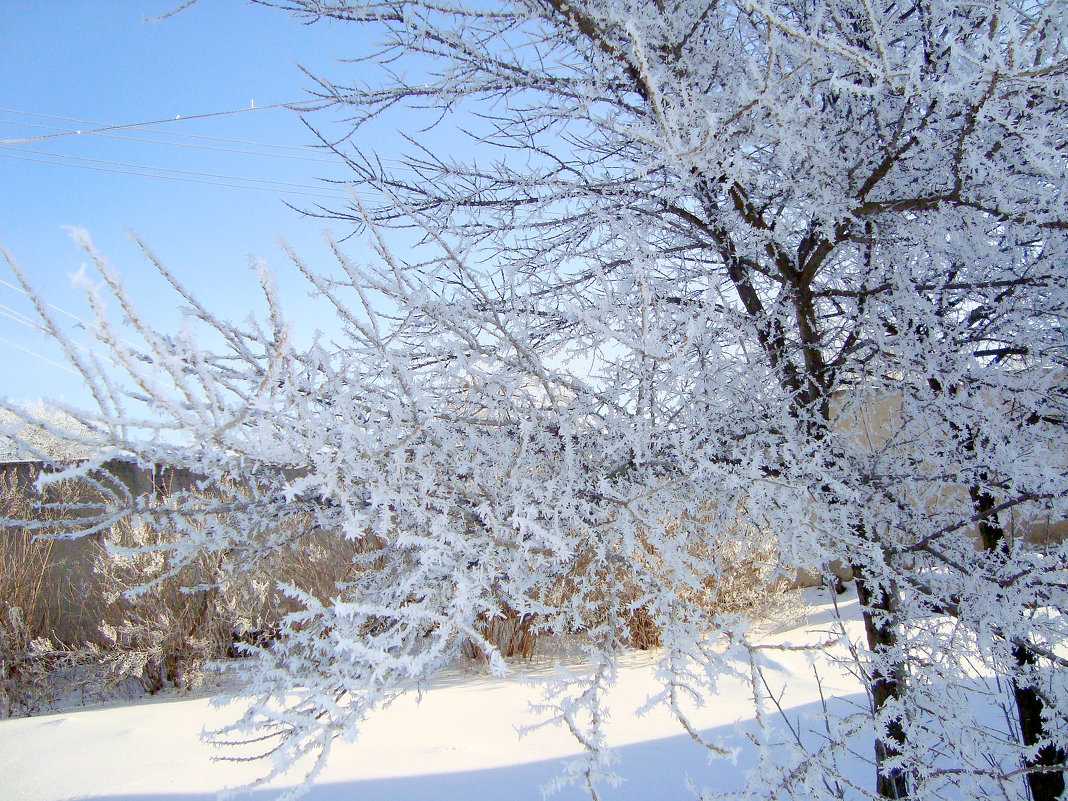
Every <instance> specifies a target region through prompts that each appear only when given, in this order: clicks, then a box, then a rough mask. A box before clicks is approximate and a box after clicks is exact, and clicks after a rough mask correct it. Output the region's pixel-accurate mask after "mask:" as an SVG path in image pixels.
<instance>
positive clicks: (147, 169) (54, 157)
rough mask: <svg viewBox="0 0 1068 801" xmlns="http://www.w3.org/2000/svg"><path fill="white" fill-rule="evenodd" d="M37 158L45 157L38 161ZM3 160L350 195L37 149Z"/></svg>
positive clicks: (7, 152) (8, 152)
mask: <svg viewBox="0 0 1068 801" xmlns="http://www.w3.org/2000/svg"><path fill="white" fill-rule="evenodd" d="M12 151H14V152H12ZM19 154H25V155H19ZM34 156H39V157H43V158H34ZM0 158H10V159H17V160H20V161H32V162H37V163H39V164H53V165H56V166H60V167H79V168H81V169H87V170H96V171H98V172H111V173H118V174H121V175H137V176H140V177H143V178H161V179H166V180H171V181H185V182H189V183H198V184H208V185H211V186H226V187H231V188H235V189H255V190H258V191H261V192H275V193H282V194H290V195H304V196H307V197H317V198H323V199H327V200H339V199H342V198H344V197H345V196H346V195H347V191H346V190H344V189H341V188H333V187H331V186H329V185H327V186H319V187H316V186H312V185H309V184H297V183H290V182H287V181H273V180H269V179H266V178H246V177H243V176H240V175H221V174H217V173H207V172H197V171H194V170H178V169H172V168H169V167H153V166H151V165H146V164H130V163H127V162H121V161H108V160H106V159H93V158H88V157H85V156H67V155H63V154H61V153H47V152H41V151H37V150H26V149H24V148H14V147H3V148H2V149H0ZM68 162H80V163H68ZM235 182H241V183H235Z"/></svg>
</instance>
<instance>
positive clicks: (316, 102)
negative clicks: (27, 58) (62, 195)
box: [0, 100, 322, 145]
mask: <svg viewBox="0 0 1068 801" xmlns="http://www.w3.org/2000/svg"><path fill="white" fill-rule="evenodd" d="M321 104H322V101H319V100H304V101H298V102H296V103H272V104H270V105H267V106H255V105H251V106H249V107H248V108H237V109H230V110H228V111H209V112H205V113H202V114H191V115H188V116H185V117H183V116H182V115H181V114H177V115H175V116H174V117H168V118H166V119H159V120H145V121H143V122H131V123H125V124H122V125H103V126H100V127H97V128H89V129H87V130H84V131H82V130H75V131H61V132H58V133H51V134H43V135H42V136H31V137H22V138H18V139H4V140H0V145H24V144H30V143H32V142H44V141H47V140H50V139H62V138H64V137H68V136H79V135H81V134H98V133H103V132H107V131H126V130H132V129H137V128H148V127H151V126H153V125H166V124H168V123H174V122H187V121H189V120H204V119H209V118H211V117H228V116H231V115H234V114H247V113H249V112H251V111H269V110H270V109H279V108H286V109H291V110H293V109H299V108H302V107H303V108H307V109H309V110H310V109H312V108H314V107H315V106H318V105H321ZM0 111H5V112H6V113H9V114H18V113H20V112H17V111H9V110H7V109H0ZM34 116H41V117H45V118H47V115H44V114H41V115H34Z"/></svg>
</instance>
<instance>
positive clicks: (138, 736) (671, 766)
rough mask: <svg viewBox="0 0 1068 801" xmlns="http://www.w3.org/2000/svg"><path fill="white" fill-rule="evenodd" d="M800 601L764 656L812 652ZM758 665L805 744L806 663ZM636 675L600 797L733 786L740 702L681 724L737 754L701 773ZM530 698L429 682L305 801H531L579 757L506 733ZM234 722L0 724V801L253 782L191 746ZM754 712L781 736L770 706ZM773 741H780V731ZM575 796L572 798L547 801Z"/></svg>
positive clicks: (473, 684)
mask: <svg viewBox="0 0 1068 801" xmlns="http://www.w3.org/2000/svg"><path fill="white" fill-rule="evenodd" d="M806 597H807V600H808V601H810V602H811V603H812V604H813V608H812V609H811V610H810V614H809V615H808V622H807V624H804V625H798V624H797V622H796V621H795V622H794V623H792V624H786V625H784V626H781V627H780V630H779V631H776V632H772V633H770V634H768V635H767V636H766V637H765V641H766V642H768V643H783V644H787V643H789V644H802V643H813V642H817V641H820V640H822V639H826V636H827V634H828V633H829V632H833V626H832V621H833V617H834V616H833V612H832V608H831V605H830V604H829V602H828V595H827V594H826V592H825V591H823V590H811V591H807V592H806ZM838 604H839V608H840V610H841V611H842V614H843V615H844V616H845V617H846V618H847V631H848V632H849V635H850V636H851V637H853V638H857V637H859V636H860V635H861V629H860V624H859V622H858V621H857V611H856V596H855V593H854V592H853V591H852V590H851V591H850V593H849V594H848V595H845V596H842V597H840V598H839V600H838ZM841 653H843V654H844V649H843V650H842V652H841ZM769 655H770V656H771V657H772V659H773V660H774V661H775V663H776V670H774V671H772V672H770V673H769V675H768V678H769V682H772V681H778V682H779V684H780V686H785V687H786V690H785V695H784V697H783V699H782V702H781V703H782V705H783V707H784V708H785V710H786V714H787V718H788V719H789V721H790V723H791V725H792V726H796V725H797V723H798V720H800V721H801V726H802V728H805V729H809V730H812V732H818V731H819V730H820V728H821V727H822V723H821V722H820V720H819V719H818V716H817V714H816V713H817V712H819V710H820V709H821V708H822V704H821V701H820V694H819V688H818V686H817V682H816V678H815V675H816V673H815V672H814V670H813V664H812V661H811V660H810V657H809V656H808V655H807V654H806V652H804V651H773V652H770V654H769ZM551 665H552V658H551V657H548V656H544V657H538V658H536V659H535V660H534V662H533V663H531V664H529V665H525V664H524V665H519V666H517V674H518V675H520V676H522V675H536V674H537V673H538V672H539V671H547V670H549V669H550V668H551ZM651 665H652V660H651V658H650V657H649V656H648V655H647V654H641V653H635V654H633V655H631V656H628V657H627V658H626V659H625V660H624V661H623V664H622V665H621V667H620V671H619V681H618V684H617V686H616V687H615V688H614V690H613V692H612V694H611V700H610V708H611V712H612V718H611V723H610V727H609V734H610V740H611V742H612V744H613V745H616V746H618V749H617V753H618V755H619V757H620V763H619V765H618V772H619V773H620V774H621V775H622V776H623V777H624V778H625V781H624V783H623V784H621V785H620V786H618V787H610V786H609V787H603V788H600V789H601V792H602V795H603V798H605V799H606V801H608V800H611V801H615V800H617V799H618V800H620V801H622V799H635V800H637V799H653V798H655V799H658V801H668V800H669V799H680V801H681V800H682V799H693V798H695V797H696V795H697V792H695V791H694V790H693V789H690V788H689V787H688V786H687V782H688V781H692V782H693V786H694V787H696V788H717V789H723V790H728V789H732V788H735V787H739V786H740V785H741V783H742V777H743V776H744V772H745V771H746V770H747V769H749V768H751V767H752V766H753V762H754V758H755V757H754V755H753V753H752V748H751V747H750V748H747V747H746V746H747V744H748V742H749V741H748V739H747V738H746V732H747V731H751V730H752V729H753V727H754V722H753V707H752V701H751V697H750V690H749V689H748V688H747V687H746V686H744V685H743V684H741V683H733V684H725V685H724V687H723V690H722V692H721V693H719V695H718V696H717V697H714V698H709V699H707V702H706V704H705V706H704V707H703V708H702V709H700V710H698V711H696V712H695V714H694V720H695V721H696V722H697V723H698V724H699V725H700V726H701V727H702V728H703V730H704V731H705V732H706V733H711V734H712V735H713V737H722V738H723V739H724V740H725V741H726V742H727V743H728V744H730V745H732V746H736V747H739V748H741V749H742V751H741V753H740V754H739V756H738V758H737V760H736V762H735V763H734V764H732V763H731V761H730V760H727V759H715V760H712V761H709V760H708V758H707V756H706V754H707V752H706V751H704V750H703V749H702V748H701V747H700V746H698V745H697V744H695V743H694V742H693V741H692V740H691V739H690V738H689V737H688V736H686V735H685V734H684V733H681V731H680V729H679V726H678V724H677V723H675V722H674V721H673V720H672V719H671V718H670V716H669V715H668V714H666V713H664V712H661V711H659V710H656V711H654V712H651V713H647V714H645V715H643V716H640V717H638V716H636V715H635V714H634V711H635V710H636V709H637V708H638V707H640V706H641V705H642V703H643V701H644V700H645V699H646V697H647V696H648V695H650V694H651V693H652V692H653V691H654V690H655V688H656V683H655V681H654V679H653V676H652V670H651ZM815 667H816V668H817V669H818V673H819V677H820V682H821V683H822V686H823V691H824V693H826V694H828V695H829V696H832V695H833V696H834V699H830V701H831V703H833V704H850V705H857V704H863V703H865V700H864V696H863V693H862V690H861V688H860V686H859V684H858V683H857V682H856V681H855V680H854V679H853V678H852V677H851V676H850V675H848V673H847V672H846V671H845V670H844V669H843V668H842V667H840V666H835V665H833V664H830V663H829V662H828V661H827V658H826V657H824V656H821V657H820V658H819V659H818V660H816V663H815ZM772 689H773V690H778V688H776V687H772ZM537 699H538V693H537V690H536V689H535V688H534V687H532V686H530V684H529V683H525V682H523V681H519V680H516V679H514V678H511V677H510V678H506V679H498V678H492V677H489V676H484V675H479V674H478V673H477V671H473V670H472V669H467V670H466V671H464V670H457V671H455V672H452V673H450V674H448V675H444V676H442V677H441V678H440V679H439V680H437V681H435V682H434V683H433V684H432V685H431V686H429V687H427V688H426V689H425V691H424V692H423V693H422V695H421V697H417V696H416V695H414V694H413V695H409V696H407V697H404V698H402V699H401V700H399V701H397V702H396V703H394V704H393V705H392V706H390V707H389V708H387V709H384V710H380V711H379V712H377V713H376V714H375V715H374V716H373V717H372V718H371V719H370V720H369V721H368V722H367V724H366V726H365V728H364V731H363V734H362V736H361V738H360V740H359V742H357V743H340V744H338V746H337V747H336V749H335V750H334V752H333V754H332V756H331V758H330V762H329V765H328V767H327V769H326V771H325V772H324V773H323V774H322V775H321V776H320V778H319V779H318V781H317V782H316V783H315V786H314V787H313V788H312V790H311V791H310V792H309V794H308V795H307V796H306V798H309V799H318V800H319V801H327V800H328V799H329V800H330V801H333V800H334V799H337V801H341V800H342V799H344V801H359V800H360V799H375V800H378V799H383V800H384V799H390V801H402V800H406V799H412V801H415V799H420V801H422V800H423V799H426V800H427V801H447V800H448V799H457V800H459V799H462V800H463V801H491V799H492V800H493V801H498V800H501V801H504V800H506V799H507V800H508V801H526V799H530V800H531V801H534V800H535V799H537V800H539V801H540V799H541V798H542V787H543V786H544V785H545V784H546V783H547V782H549V781H550V780H551V779H553V778H554V777H556V776H558V775H560V773H561V772H562V770H563V767H564V765H565V763H566V762H567V760H568V757H569V756H574V755H576V754H577V753H578V752H579V748H578V746H577V744H576V743H575V742H574V741H573V740H572V739H571V738H570V736H569V735H568V734H567V733H566V732H564V731H561V730H559V729H539V730H537V731H534V732H532V733H529V734H526V735H524V736H523V737H520V736H519V735H518V733H517V730H516V729H517V727H518V726H522V725H523V724H526V723H531V722H534V720H535V717H533V716H532V714H531V712H530V710H529V705H530V704H531V703H532V702H535V701H537ZM236 708H237V707H236V706H235V705H230V706H228V707H227V706H223V707H221V708H213V707H212V704H211V702H210V700H208V699H204V698H192V699H190V698H183V697H175V696H172V697H170V698H155V699H150V700H147V701H144V702H138V703H132V704H126V705H120V706H111V707H107V708H97V709H73V710H70V711H66V712H63V713H61V714H53V715H46V716H41V717H34V718H24V719H14V720H4V721H0V777H2V778H0V799H3V801H15V800H16V799H17V800H18V801H59V800H60V799H143V800H144V801H149V800H150V799H151V801H178V800H179V799H180V800H181V801H193V800H194V799H197V800H200V799H203V801H207V799H213V798H214V797H215V794H216V793H218V792H219V791H220V790H224V789H225V788H227V787H233V786H236V785H240V784H242V783H244V782H247V781H249V780H251V779H253V778H255V777H256V775H257V772H258V771H261V770H262V766H259V765H257V764H256V763H245V762H223V761H218V760H216V759H213V757H218V756H220V755H221V754H220V752H219V751H216V750H215V749H213V748H212V747H210V746H209V745H207V744H205V743H204V742H202V740H201V738H200V735H201V732H202V731H203V730H204V729H205V728H212V727H213V726H217V725H221V724H223V723H225V722H227V721H228V720H230V719H231V718H233V717H235V716H236ZM768 714H769V715H771V716H773V717H775V718H777V719H778V722H779V723H780V724H782V723H783V721H782V717H781V716H780V715H779V713H778V712H777V711H775V709H774V707H771V709H770V711H769V712H768ZM782 728H783V733H784V735H785V736H789V735H788V732H787V729H786V726H785V724H783V725H782ZM810 736H813V737H815V736H817V735H816V734H815V733H810ZM861 752H862V753H863V752H864V749H863V748H862V749H861ZM854 769H855V773H856V778H857V780H858V782H859V783H861V784H867V783H868V782H867V781H866V778H867V776H868V775H869V774H870V773H871V767H870V766H869V765H867V764H865V763H864V762H863V761H861V760H857V764H856V765H855V766H854ZM281 788H282V785H278V789H281ZM278 789H275V790H258V791H255V792H253V793H251V794H250V795H249V796H247V797H249V798H254V799H257V801H266V799H269V798H274V797H275V796H277V794H278ZM588 797H589V796H588V794H587V793H586V791H585V789H584V788H581V787H568V788H565V789H564V790H561V791H560V792H559V793H557V794H555V795H554V796H552V798H559V799H581V798H588Z"/></svg>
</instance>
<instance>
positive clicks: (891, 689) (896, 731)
mask: <svg viewBox="0 0 1068 801" xmlns="http://www.w3.org/2000/svg"><path fill="white" fill-rule="evenodd" d="M856 584H857V596H858V598H859V599H860V605H861V608H862V609H863V610H864V631H865V633H866V634H867V636H868V648H869V649H870V650H871V652H872V654H874V655H875V659H876V667H875V669H874V670H873V671H872V676H871V696H872V704H873V707H874V712H875V713H876V714H878V713H879V712H880V711H881V710H882V709H883V708H884V707H885V706H886V704H887V703H888V702H889V701H891V700H899V699H902V698H904V695H905V690H906V678H905V671H904V667H903V666H894V665H893V663H891V666H890V667H885V659H886V657H887V655H888V654H889V653H890V652H891V651H892V650H893V648H894V647H895V646H896V645H897V633H896V632H895V630H894V622H893V619H892V618H893V607H894V601H893V596H892V595H891V593H890V592H888V591H887V590H886V589H879V590H876V591H873V590H872V589H871V588H870V587H869V586H868V583H867V581H866V580H865V578H864V577H863V576H862V575H859V574H858V575H857V578H856ZM904 746H905V727H904V726H903V725H902V723H901V720H900V719H895V720H893V721H891V722H890V725H889V726H888V727H887V732H886V737H881V736H880V735H879V733H878V732H876V736H875V770H876V790H877V792H878V793H879V795H880V796H881V797H883V798H896V799H901V798H908V797H909V781H908V778H909V777H908V771H907V770H906V769H904V768H901V767H895V768H890V769H887V768H886V767H885V765H886V763H887V762H888V761H889V760H892V759H896V758H898V757H900V756H901V754H902V752H903V750H904Z"/></svg>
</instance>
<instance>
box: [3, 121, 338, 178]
mask: <svg viewBox="0 0 1068 801" xmlns="http://www.w3.org/2000/svg"><path fill="white" fill-rule="evenodd" d="M2 111H3V110H2V109H0V113H2ZM4 123H7V124H11V125H17V126H19V127H21V128H43V129H44V130H48V131H65V132H67V133H77V132H76V131H74V130H72V129H69V128H57V127H56V126H54V125H41V124H40V123H32V122H9V121H8V120H0V124H4ZM164 133H165V132H164ZM86 135H87V136H97V137H100V138H102V139H119V140H122V141H125V142H139V143H141V144H146V145H162V146H163V147H184V148H191V149H195V150H210V151H214V152H218V153H236V154H238V155H242V156H264V157H266V158H276V159H286V160H287V161H315V162H319V163H321V164H334V165H336V164H337V163H338V162H337V159H332V158H325V157H323V156H306V155H300V154H298V153H271V152H261V151H256V150H243V149H240V148H235V147H220V146H218V145H200V144H195V143H193V142H168V141H166V140H164V139H153V138H152V137H150V136H128V135H126V134H120V133H87V134H86ZM170 135H171V136H182V137H190V138H195V139H205V140H209V141H216V142H227V143H230V144H238V145H247V146H249V147H259V148H272V149H278V150H296V151H306V152H317V151H316V149H315V148H312V147H307V146H303V145H272V144H268V143H266V142H249V141H245V140H242V139H224V138H222V137H216V136H196V135H194V134H170ZM0 146H2V147H8V145H4V144H3V142H0Z"/></svg>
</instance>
